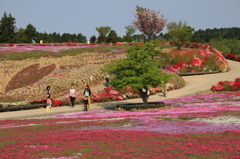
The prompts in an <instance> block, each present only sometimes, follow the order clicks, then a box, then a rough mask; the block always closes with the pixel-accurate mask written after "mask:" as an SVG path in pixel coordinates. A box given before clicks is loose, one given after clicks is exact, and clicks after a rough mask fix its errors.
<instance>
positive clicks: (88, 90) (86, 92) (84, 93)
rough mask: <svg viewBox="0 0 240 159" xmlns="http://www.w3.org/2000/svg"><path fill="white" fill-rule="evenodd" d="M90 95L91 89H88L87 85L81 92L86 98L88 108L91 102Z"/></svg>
mask: <svg viewBox="0 0 240 159" xmlns="http://www.w3.org/2000/svg"><path fill="white" fill-rule="evenodd" d="M91 94H92V93H91V89H90V87H89V85H86V88H85V89H84V91H83V95H84V96H85V97H87V98H88V107H89V105H90V104H91V101H90V96H91Z"/></svg>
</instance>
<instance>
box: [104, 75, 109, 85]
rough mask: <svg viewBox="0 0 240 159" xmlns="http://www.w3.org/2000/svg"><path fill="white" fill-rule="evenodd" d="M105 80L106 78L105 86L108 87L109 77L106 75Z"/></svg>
mask: <svg viewBox="0 0 240 159" xmlns="http://www.w3.org/2000/svg"><path fill="white" fill-rule="evenodd" d="M105 80H106V83H105V86H106V87H108V86H109V77H106V78H105Z"/></svg>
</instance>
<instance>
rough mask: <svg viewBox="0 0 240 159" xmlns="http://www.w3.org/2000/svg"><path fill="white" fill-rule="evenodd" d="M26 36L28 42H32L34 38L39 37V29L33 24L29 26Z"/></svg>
mask: <svg viewBox="0 0 240 159" xmlns="http://www.w3.org/2000/svg"><path fill="white" fill-rule="evenodd" d="M25 34H26V36H27V40H28V41H29V42H31V39H32V37H33V36H35V37H36V36H37V29H36V28H35V27H34V26H33V25H32V24H28V25H27V27H26V29H25Z"/></svg>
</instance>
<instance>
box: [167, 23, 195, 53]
mask: <svg viewBox="0 0 240 159" xmlns="http://www.w3.org/2000/svg"><path fill="white" fill-rule="evenodd" d="M167 29H168V34H169V35H170V36H171V37H172V38H173V41H174V43H175V45H176V47H177V49H178V50H180V49H181V47H182V45H181V43H183V42H186V41H188V40H190V39H191V37H192V34H193V31H194V29H192V28H191V27H189V26H187V22H186V21H185V22H182V21H179V22H178V23H176V22H170V23H168V24H167Z"/></svg>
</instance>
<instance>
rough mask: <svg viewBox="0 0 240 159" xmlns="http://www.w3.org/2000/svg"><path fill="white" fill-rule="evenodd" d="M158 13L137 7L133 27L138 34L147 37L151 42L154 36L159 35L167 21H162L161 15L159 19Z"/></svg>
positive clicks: (162, 16)
mask: <svg viewBox="0 0 240 159" xmlns="http://www.w3.org/2000/svg"><path fill="white" fill-rule="evenodd" d="M159 14H160V11H154V10H149V9H146V8H142V7H139V6H137V9H136V14H135V18H136V19H137V20H136V21H133V25H134V27H135V28H136V29H138V30H139V31H140V32H142V33H143V34H145V35H146V36H147V37H148V40H152V39H153V36H154V35H155V34H158V33H160V32H161V31H162V30H163V28H164V26H165V25H166V23H167V19H164V15H163V14H161V16H160V18H159Z"/></svg>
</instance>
